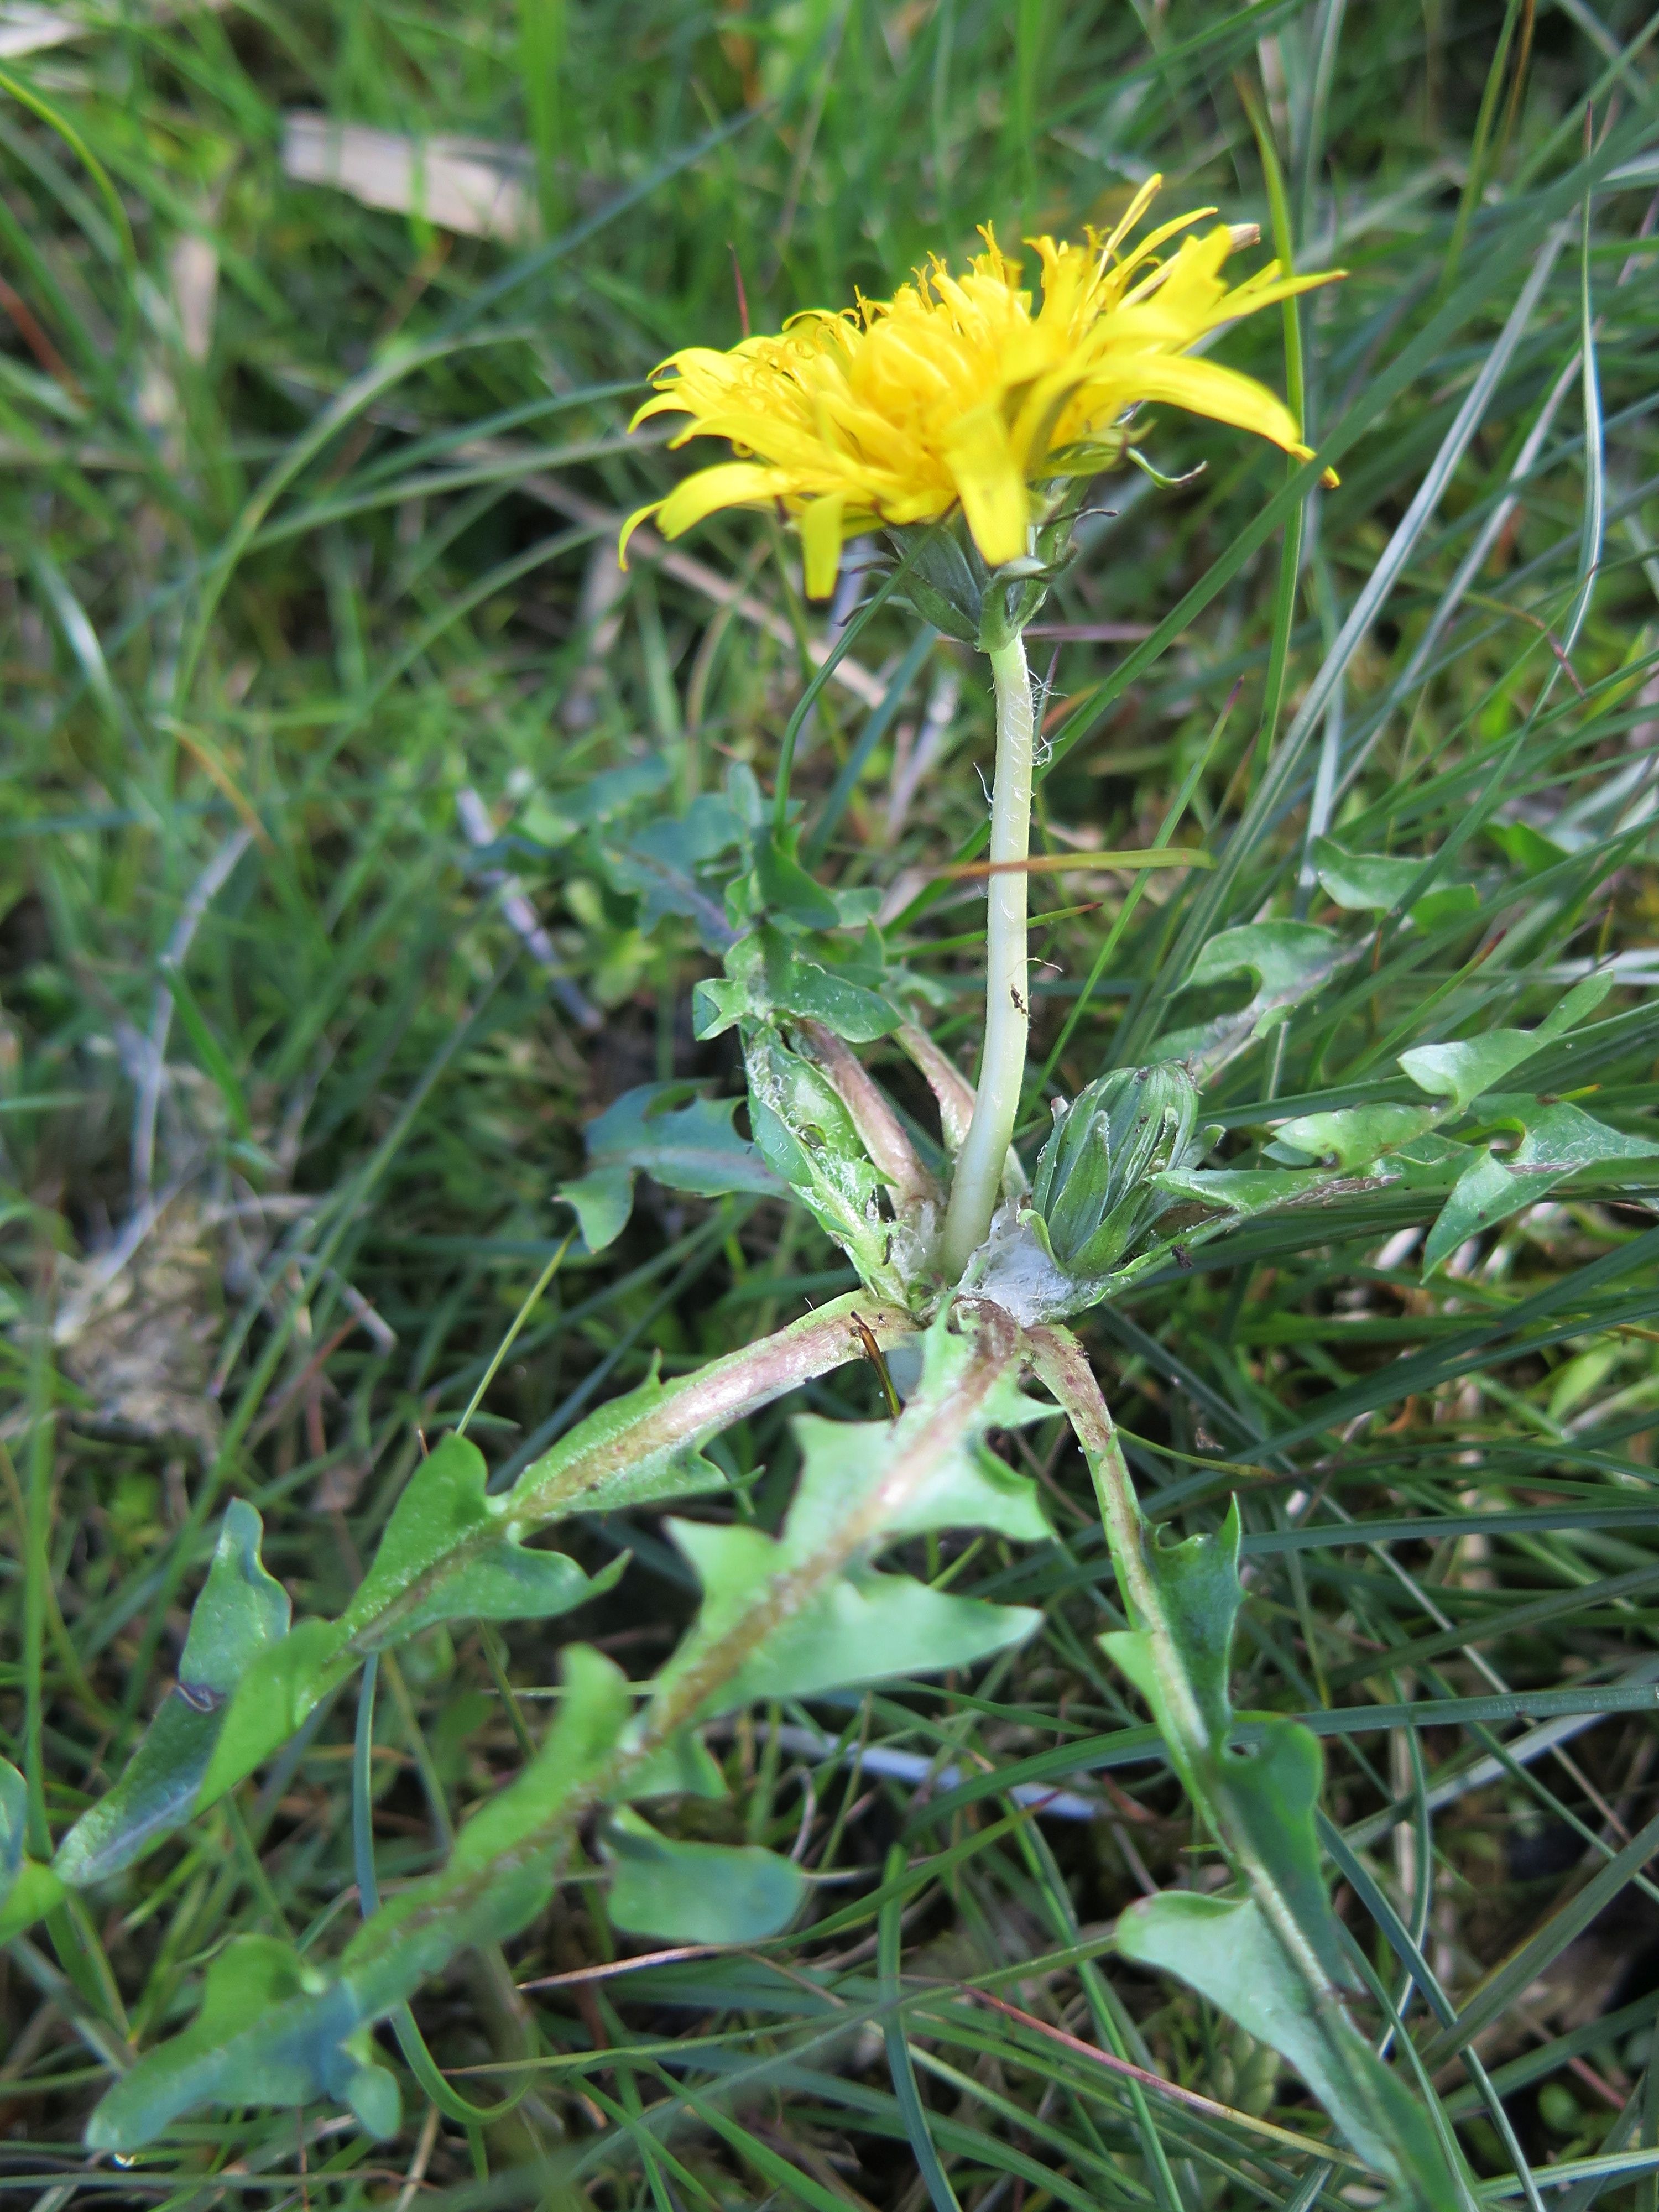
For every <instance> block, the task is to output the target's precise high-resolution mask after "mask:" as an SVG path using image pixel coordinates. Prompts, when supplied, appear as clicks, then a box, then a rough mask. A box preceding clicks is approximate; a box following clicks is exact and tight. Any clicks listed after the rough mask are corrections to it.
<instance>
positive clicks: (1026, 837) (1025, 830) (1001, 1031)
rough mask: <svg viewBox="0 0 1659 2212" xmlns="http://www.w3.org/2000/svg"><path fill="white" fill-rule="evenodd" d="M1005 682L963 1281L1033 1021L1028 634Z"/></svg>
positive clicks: (961, 1216) (1008, 1126)
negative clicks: (1027, 863) (1028, 944)
mask: <svg viewBox="0 0 1659 2212" xmlns="http://www.w3.org/2000/svg"><path fill="white" fill-rule="evenodd" d="M990 659H991V674H992V677H993V678H994V682H995V684H996V700H997V765H996V783H995V786H994V789H993V791H992V794H991V866H992V871H993V872H992V875H991V878H990V884H989V907H988V911H987V917H986V939H985V1045H984V1050H983V1053H982V1054H981V1060H980V1071H979V1089H978V1091H977V1092H976V1094H975V1099H974V1118H973V1120H972V1121H971V1122H970V1123H969V1128H968V1136H967V1140H966V1142H965V1143H964V1144H963V1147H962V1151H961V1152H960V1153H959V1154H958V1155H957V1171H956V1176H955V1179H954V1181H953V1182H952V1183H951V1203H950V1206H949V1209H948V1210H947V1212H946V1213H945V1243H944V1250H943V1254H942V1257H943V1260H944V1263H945V1273H946V1275H947V1276H948V1277H949V1279H951V1281H952V1282H954V1281H956V1279H957V1278H958V1277H959V1276H960V1274H961V1273H962V1271H963V1268H964V1267H966V1266H967V1264H968V1261H969V1258H970V1257H971V1256H972V1255H973V1254H974V1252H975V1251H976V1250H977V1249H978V1248H979V1246H980V1245H981V1244H982V1243H984V1242H985V1237H986V1232H987V1231H988V1229H989V1228H990V1226H991V1216H992V1214H993V1213H994V1212H995V1210H996V1204H997V1198H998V1194H999V1193H1000V1190H1001V1188H1002V1165H1003V1162H1004V1161H1005V1160H1006V1158H1007V1156H1008V1146H1009V1143H1010V1140H1011V1139H1012V1136H1013V1133H1014V1121H1015V1119H1016V1117H1017V1115H1018V1112H1019V1094H1020V1087H1021V1085H1022V1083H1023V1082H1024V1075H1025V1040H1026V1037H1027V1035H1028V1034H1029V1032H1030V1026H1031V1013H1030V985H1029V981H1028V976H1027V963H1026V951H1025V915H1026V906H1027V895H1028V884H1029V878H1028V877H1027V875H1026V872H1025V869H1024V865H1023V864H1024V860H1026V858H1027V856H1028V854H1029V852H1030V842H1031V757H1032V749H1033V741H1034V737H1035V729H1036V718H1035V715H1034V714H1033V711H1032V702H1031V675H1030V669H1029V667H1028V666H1027V665H1026V659H1025V641H1024V638H1022V637H1016V638H1014V639H1013V640H1012V641H1011V642H1010V643H1008V644H1007V645H1005V646H1001V647H999V648H998V649H997V650H996V651H995V652H994V653H992V655H991V656H990Z"/></svg>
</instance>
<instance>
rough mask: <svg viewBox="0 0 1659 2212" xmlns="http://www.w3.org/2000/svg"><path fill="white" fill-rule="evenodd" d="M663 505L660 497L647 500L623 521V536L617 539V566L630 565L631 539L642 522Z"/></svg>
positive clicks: (646, 520)
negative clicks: (629, 547)
mask: <svg viewBox="0 0 1659 2212" xmlns="http://www.w3.org/2000/svg"><path fill="white" fill-rule="evenodd" d="M661 505H662V501H660V500H659V499H653V500H647V501H646V503H645V505H644V506H643V507H635V509H634V512H633V513H632V514H630V515H629V518H628V520H627V521H626V522H624V523H623V526H622V536H621V537H620V538H618V539H617V567H618V568H627V566H628V541H629V538H631V537H632V536H633V535H634V532H635V531H636V530H637V529H638V528H639V526H640V525H641V523H642V522H648V521H649V520H650V519H651V517H652V516H653V514H654V513H656V512H657V509H658V508H659V507H660V506H661Z"/></svg>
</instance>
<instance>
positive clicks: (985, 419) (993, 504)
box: [945, 401, 1031, 568]
mask: <svg viewBox="0 0 1659 2212" xmlns="http://www.w3.org/2000/svg"><path fill="white" fill-rule="evenodd" d="M945 464H946V465H947V467H948V468H949V469H950V471H951V480H952V482H953V483H955V485H956V488H957V498H958V499H960V500H961V501H962V511H963V514H964V515H966V517H967V518H968V527H969V530H970V531H971V532H973V538H974V543H975V545H977V546H978V548H979V550H980V552H981V555H982V556H983V557H984V559H985V561H986V563H987V566H988V567H990V568H1000V567H1001V565H1002V563H1003V562H1005V561H1017V560H1018V558H1019V556H1020V555H1021V554H1022V553H1024V550H1025V533H1026V526H1027V525H1028V523H1029V522H1030V511H1031V510H1030V500H1029V499H1028V498H1027V496H1026V491H1025V479H1024V477H1022V476H1021V474H1020V472H1019V465H1018V462H1017V461H1016V460H1015V459H1014V453H1013V448H1012V446H1010V444H1009V442H1008V432H1007V429H1006V426H1005V425H1004V422H1003V420H1002V410H1001V409H1000V407H998V406H997V405H996V404H995V402H994V401H993V402H992V403H991V404H988V405H987V406H984V407H975V410H974V411H973V413H972V414H971V415H964V416H963V418H962V420H961V422H958V423H957V425H956V426H955V428H953V429H952V431H951V435H950V437H949V439H948V440H947V441H946V443H945Z"/></svg>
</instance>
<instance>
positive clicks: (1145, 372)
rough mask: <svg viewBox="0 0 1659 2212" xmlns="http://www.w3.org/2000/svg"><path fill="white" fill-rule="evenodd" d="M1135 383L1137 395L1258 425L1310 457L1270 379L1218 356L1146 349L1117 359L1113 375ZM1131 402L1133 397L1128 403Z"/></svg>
mask: <svg viewBox="0 0 1659 2212" xmlns="http://www.w3.org/2000/svg"><path fill="white" fill-rule="evenodd" d="M1120 379H1121V382H1122V384H1123V386H1125V387H1126V388H1127V387H1128V386H1133V397H1134V398H1137V399H1152V400H1163V401H1164V402H1165V403H1166V404H1168V405H1170V406H1171V407H1184V408H1186V409H1187V410H1188V413H1190V414H1193V415H1207V416H1209V417H1210V419H1211V421H1212V422H1230V423H1231V425H1232V427H1233V428H1234V429H1236V430H1254V431H1255V434H1256V435H1257V436H1258V437H1261V438H1269V439H1271V440H1272V441H1273V444H1274V445H1275V446H1282V447H1284V449H1285V452H1286V453H1295V454H1297V456H1298V458H1299V459H1303V460H1306V459H1308V456H1309V451H1310V449H1309V447H1306V446H1304V444H1303V442H1302V438H1301V434H1300V433H1299V431H1298V430H1297V423H1296V417H1295V416H1294V415H1292V414H1291V410H1290V409H1289V408H1288V407H1287V406H1286V405H1285V403H1284V401H1283V400H1282V399H1280V398H1279V397H1278V396H1277V395H1276V394H1275V393H1273V392H1269V391H1268V389H1267V386H1266V385H1265V384H1258V383H1257V382H1256V380H1255V378H1254V377H1253V376H1243V375H1241V374H1240V373H1239V372H1238V370H1237V369H1236V368H1222V367H1221V365H1220V364H1219V362H1213V361H1193V360H1191V359H1189V358H1188V357H1187V356H1185V355H1176V354H1145V355H1142V356H1139V358H1138V359H1135V360H1133V361H1124V362H1113V363H1112V380H1113V382H1114V383H1116V382H1117V381H1118V380H1120ZM1125 404H1127V400H1126V402H1125Z"/></svg>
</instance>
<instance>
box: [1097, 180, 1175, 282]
mask: <svg viewBox="0 0 1659 2212" xmlns="http://www.w3.org/2000/svg"><path fill="white" fill-rule="evenodd" d="M1163 185H1164V174H1163V172H1162V171H1161V170H1160V171H1159V172H1158V174H1157V175H1156V176H1152V177H1148V178H1147V179H1146V183H1145V184H1144V185H1142V186H1141V188H1140V190H1139V191H1138V192H1137V193H1136V194H1135V196H1134V197H1133V199H1132V200H1131V201H1130V203H1129V205H1128V210H1127V213H1126V214H1125V215H1124V216H1122V218H1121V220H1120V222H1118V223H1117V225H1116V227H1115V228H1114V230H1113V232H1112V234H1111V236H1110V237H1109V238H1108V239H1106V240H1103V242H1102V245H1101V249H1100V258H1101V264H1102V266H1104V265H1105V264H1106V262H1107V260H1108V259H1109V258H1110V256H1111V255H1113V254H1114V253H1115V252H1117V249H1118V248H1119V246H1121V245H1122V243H1123V241H1124V240H1125V239H1126V238H1127V236H1128V235H1129V233H1130V232H1131V231H1132V230H1133V228H1134V227H1135V225H1136V224H1137V223H1138V222H1139V221H1140V218H1141V216H1144V215H1145V214H1146V210H1147V209H1148V208H1149V207H1151V205H1152V202H1153V201H1154V200H1155V199H1156V198H1157V197H1158V193H1159V191H1161V190H1162V189H1163Z"/></svg>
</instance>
